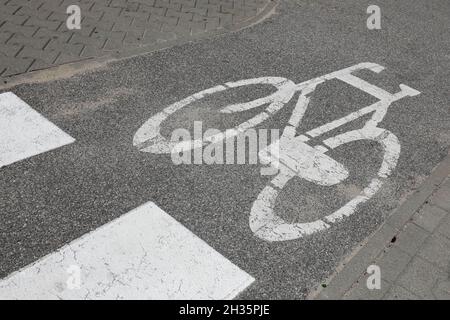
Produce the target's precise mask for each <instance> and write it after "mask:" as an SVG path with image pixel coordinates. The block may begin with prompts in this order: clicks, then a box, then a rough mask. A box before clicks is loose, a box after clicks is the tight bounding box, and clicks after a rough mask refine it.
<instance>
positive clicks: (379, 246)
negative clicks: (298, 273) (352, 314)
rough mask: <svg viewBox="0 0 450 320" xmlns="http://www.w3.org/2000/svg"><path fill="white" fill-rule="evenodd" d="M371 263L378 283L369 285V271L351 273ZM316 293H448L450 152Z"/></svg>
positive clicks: (396, 296)
mask: <svg viewBox="0 0 450 320" xmlns="http://www.w3.org/2000/svg"><path fill="white" fill-rule="evenodd" d="M430 190H431V192H430ZM386 240H387V242H386ZM371 257H375V258H371ZM369 265H377V266H379V267H380V273H381V288H380V289H372V290H369V289H368V288H367V280H368V279H369V276H371V274H372V273H371V274H370V275H369V274H368V273H367V272H360V273H358V272H356V273H355V271H360V270H362V268H364V270H366V268H367V267H368V266H369ZM351 274H353V275H351ZM355 275H356V276H355ZM323 286H325V285H323ZM317 298H319V299H330V298H331V299H338V298H343V299H358V300H372V299H386V300H419V299H445V300H448V299H450V156H449V157H447V159H446V160H444V162H443V163H441V165H440V166H438V168H437V169H436V170H435V171H434V173H433V175H432V176H431V177H430V179H428V180H427V181H426V182H424V185H423V186H422V187H421V188H419V190H418V191H417V192H416V193H415V194H414V195H412V196H411V198H410V199H408V200H407V201H406V202H405V203H404V204H403V205H402V207H401V208H400V209H399V210H398V211H397V212H395V213H394V214H393V215H392V216H391V217H390V218H389V219H388V220H387V222H386V224H385V225H383V226H382V227H381V229H379V230H378V231H377V232H376V233H375V234H374V235H373V237H372V238H370V240H369V241H368V242H367V243H366V244H365V245H364V246H363V247H362V249H361V250H360V251H359V252H358V253H357V254H356V255H355V256H354V257H353V258H352V259H351V260H350V261H349V262H348V263H346V264H345V265H344V267H343V269H342V270H341V271H340V272H338V274H337V275H336V276H335V278H333V279H332V280H331V281H330V284H329V285H328V286H326V289H324V290H322V291H321V292H320V293H319V294H318V296H317Z"/></svg>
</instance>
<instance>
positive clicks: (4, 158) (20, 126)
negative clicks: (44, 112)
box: [0, 92, 75, 168]
mask: <svg viewBox="0 0 450 320" xmlns="http://www.w3.org/2000/svg"><path fill="white" fill-rule="evenodd" d="M74 141H75V139H73V138H72V137H71V136H69V135H68V134H66V133H64V132H63V131H62V130H61V129H59V128H58V127H57V126H55V125H54V124H53V123H51V122H50V121H48V120H47V119H45V118H44V117H43V116H41V115H40V114H39V113H38V112H36V111H35V110H33V109H32V108H31V107H30V106H29V105H28V104H27V103H25V102H24V101H22V100H21V99H20V98H19V97H17V96H16V95H15V94H14V93H12V92H6V93H2V94H0V168H1V167H3V166H6V165H8V164H12V163H14V162H17V161H20V160H23V159H26V158H29V157H31V156H34V155H37V154H40V153H43V152H46V151H50V150H53V149H56V148H59V147H62V146H64V145H67V144H70V143H72V142H74Z"/></svg>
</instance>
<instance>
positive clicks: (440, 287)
mask: <svg viewBox="0 0 450 320" xmlns="http://www.w3.org/2000/svg"><path fill="white" fill-rule="evenodd" d="M433 294H434V296H435V297H436V299H439V300H450V280H447V281H442V282H439V283H438V284H437V285H436V287H435V288H434V289H433Z"/></svg>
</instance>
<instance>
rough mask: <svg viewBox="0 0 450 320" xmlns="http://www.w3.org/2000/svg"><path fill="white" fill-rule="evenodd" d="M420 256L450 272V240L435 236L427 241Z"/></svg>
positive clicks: (438, 235)
mask: <svg viewBox="0 0 450 320" xmlns="http://www.w3.org/2000/svg"><path fill="white" fill-rule="evenodd" d="M418 255H419V256H420V257H422V258H424V259H426V260H428V261H429V262H432V263H434V264H436V265H437V266H439V267H440V268H442V270H443V271H450V239H447V238H446V237H444V236H442V235H440V234H433V235H432V236H431V237H430V238H428V239H427V240H426V242H425V244H424V246H423V247H422V248H421V250H420V251H419V253H418Z"/></svg>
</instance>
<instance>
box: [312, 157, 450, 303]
mask: <svg viewBox="0 0 450 320" xmlns="http://www.w3.org/2000/svg"><path fill="white" fill-rule="evenodd" d="M449 174H450V154H449V155H448V156H447V157H445V158H444V160H443V161H442V162H441V163H440V164H439V165H438V166H437V167H435V168H434V169H433V171H432V173H431V174H430V176H429V177H428V178H427V179H426V180H425V181H424V182H423V183H422V184H421V185H420V187H419V188H418V189H417V190H416V191H415V192H414V193H413V194H412V195H411V196H409V197H408V199H407V200H406V201H405V202H403V203H402V204H401V205H400V207H399V208H398V209H397V210H396V211H394V212H393V213H392V214H391V215H390V216H389V217H388V218H387V219H386V221H385V222H384V223H383V224H382V225H381V227H380V228H378V229H377V230H376V231H375V232H374V233H373V234H372V235H371V236H369V237H368V238H367V239H366V241H365V242H364V243H362V244H361V245H359V246H358V247H357V248H356V249H355V250H354V251H353V252H352V253H351V254H350V255H349V256H348V257H347V258H346V259H345V260H344V261H343V262H342V263H341V264H340V265H339V266H338V267H337V269H336V272H335V273H334V274H333V275H332V276H331V277H330V278H329V279H328V280H327V281H325V283H328V285H327V286H326V288H323V287H322V286H321V285H319V286H318V287H317V288H315V289H314V290H313V291H312V292H311V293H310V294H309V295H308V299H317V300H329V299H330V300H337V299H341V298H342V297H343V296H344V295H345V293H346V292H347V291H348V290H349V289H351V287H352V285H353V284H354V283H356V282H357V281H358V280H359V278H360V277H361V276H362V275H363V274H364V273H365V272H366V269H367V266H369V265H370V264H371V263H372V262H373V261H374V260H375V259H376V257H377V256H378V255H379V254H380V253H381V252H382V251H383V249H384V248H385V247H387V246H388V244H389V243H390V242H391V240H392V239H393V238H394V237H395V236H396V235H397V234H398V233H399V232H400V230H401V229H402V227H403V226H404V225H405V224H406V223H407V222H408V221H410V220H411V219H412V217H413V215H414V213H415V212H416V211H417V210H418V209H419V208H420V207H421V206H422V205H423V204H424V203H425V201H427V199H428V198H429V197H430V196H431V195H432V194H433V192H434V191H435V190H436V189H438V187H439V186H440V185H441V184H442V183H443V182H444V180H445V179H446V177H447V176H448V175H449Z"/></svg>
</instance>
